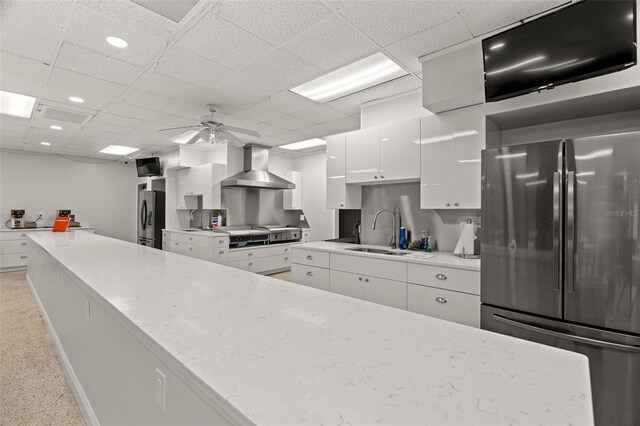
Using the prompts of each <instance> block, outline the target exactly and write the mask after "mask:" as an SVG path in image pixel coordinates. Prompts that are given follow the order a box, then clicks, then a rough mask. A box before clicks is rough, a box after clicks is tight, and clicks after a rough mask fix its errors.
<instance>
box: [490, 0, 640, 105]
mask: <svg viewBox="0 0 640 426" xmlns="http://www.w3.org/2000/svg"><path fill="white" fill-rule="evenodd" d="M636 19H637V13H636V1H635V0H609V1H602V0H584V1H581V2H578V3H575V4H573V5H570V6H567V7H565V8H564V9H561V10H559V11H557V12H554V13H551V14H549V15H545V16H543V17H541V18H538V19H535V20H533V21H531V22H527V23H525V24H522V25H520V26H518V27H515V28H512V29H510V30H507V31H505V32H503V33H500V34H497V35H494V36H491V37H489V38H486V39H484V40H483V41H482V50H483V53H484V72H485V97H486V100H487V102H493V101H499V100H502V99H507V98H512V97H515V96H520V95H523V94H526V93H530V92H534V91H540V90H545V89H552V88H553V87H555V86H559V85H561V84H566V83H571V82H575V81H580V80H585V79H587V78H592V77H596V76H600V75H604V74H609V73H612V72H616V71H620V70H623V69H626V68H629V67H631V66H634V65H636V63H637V47H636Z"/></svg>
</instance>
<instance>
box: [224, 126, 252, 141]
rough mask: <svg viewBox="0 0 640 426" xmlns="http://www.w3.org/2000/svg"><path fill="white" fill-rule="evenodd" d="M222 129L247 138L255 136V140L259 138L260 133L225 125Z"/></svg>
mask: <svg viewBox="0 0 640 426" xmlns="http://www.w3.org/2000/svg"><path fill="white" fill-rule="evenodd" d="M222 127H224V129H225V130H228V131H230V132H235V133H242V134H245V135H249V136H255V137H256V138H259V137H260V133H258V132H256V131H255V130H249V129H243V128H241V127H233V126H227V125H226V124H223V125H222Z"/></svg>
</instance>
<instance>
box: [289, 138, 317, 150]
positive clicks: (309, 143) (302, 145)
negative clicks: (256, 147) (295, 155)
mask: <svg viewBox="0 0 640 426" xmlns="http://www.w3.org/2000/svg"><path fill="white" fill-rule="evenodd" d="M326 144H327V141H325V140H324V139H320V138H314V139H308V140H306V141H300V142H294V143H289V144H286V145H280V146H279V147H278V148H284V149H291V150H297V149H307V148H315V147H316V146H322V145H326Z"/></svg>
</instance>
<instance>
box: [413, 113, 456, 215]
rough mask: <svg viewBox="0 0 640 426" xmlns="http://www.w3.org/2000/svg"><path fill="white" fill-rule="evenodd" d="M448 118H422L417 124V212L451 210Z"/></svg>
mask: <svg viewBox="0 0 640 426" xmlns="http://www.w3.org/2000/svg"><path fill="white" fill-rule="evenodd" d="M452 139H453V136H452V134H451V114H450V113H443V114H437V115H430V116H427V117H422V119H421V123H420V158H421V161H420V163H421V164H420V169H421V171H420V208H423V209H442V208H450V207H452V206H453V201H452V198H453V197H452V196H453V194H452V192H453V177H452V170H451V162H452V160H453V151H452V148H451V140H452Z"/></svg>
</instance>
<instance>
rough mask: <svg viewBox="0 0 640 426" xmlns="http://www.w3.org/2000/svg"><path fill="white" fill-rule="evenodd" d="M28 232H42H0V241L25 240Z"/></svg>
mask: <svg viewBox="0 0 640 426" xmlns="http://www.w3.org/2000/svg"><path fill="white" fill-rule="evenodd" d="M30 232H42V231H11V232H0V241H10V240H26V239H27V238H28V235H29V233H30Z"/></svg>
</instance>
